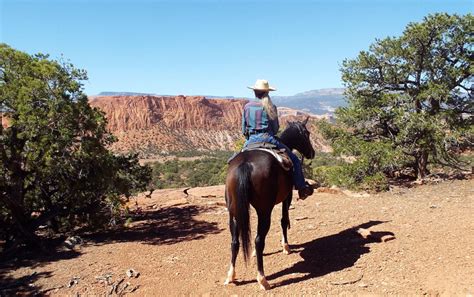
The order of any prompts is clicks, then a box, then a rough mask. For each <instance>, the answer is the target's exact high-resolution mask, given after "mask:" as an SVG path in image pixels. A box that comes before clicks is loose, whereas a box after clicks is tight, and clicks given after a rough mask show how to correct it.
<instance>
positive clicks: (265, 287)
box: [257, 274, 270, 291]
mask: <svg viewBox="0 0 474 297" xmlns="http://www.w3.org/2000/svg"><path fill="white" fill-rule="evenodd" d="M257 282H258V284H259V286H260V289H262V290H265V291H266V290H270V284H269V283H268V282H267V279H266V278H265V276H261V275H260V274H259V275H257Z"/></svg>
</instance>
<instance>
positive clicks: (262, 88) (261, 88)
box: [248, 79, 276, 92]
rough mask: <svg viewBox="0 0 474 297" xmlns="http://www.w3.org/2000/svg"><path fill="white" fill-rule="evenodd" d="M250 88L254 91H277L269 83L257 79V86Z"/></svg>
mask: <svg viewBox="0 0 474 297" xmlns="http://www.w3.org/2000/svg"><path fill="white" fill-rule="evenodd" d="M248 88H249V89H252V90H258V91H267V92H269V91H276V89H275V88H273V87H270V85H269V84H268V81H267V80H264V79H257V81H256V82H255V85H254V86H252V87H248Z"/></svg>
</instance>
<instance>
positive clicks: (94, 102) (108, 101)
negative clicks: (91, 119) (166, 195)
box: [90, 96, 319, 157]
mask: <svg viewBox="0 0 474 297" xmlns="http://www.w3.org/2000/svg"><path fill="white" fill-rule="evenodd" d="M246 102H247V100H243V99H232V100H231V99H206V98H204V97H201V96H192V97H185V96H176V97H162V96H102V97H93V98H92V99H91V101H90V104H91V106H93V107H97V108H99V109H101V110H102V111H104V112H105V113H106V116H107V118H108V125H109V128H110V130H111V131H112V132H113V133H114V134H115V135H116V136H117V137H118V140H119V141H118V142H117V143H115V144H114V145H113V146H112V149H114V150H116V151H119V152H138V153H140V154H141V156H142V157H151V156H153V155H156V154H160V153H164V152H170V151H186V150H204V151H205V150H232V149H233V146H234V142H235V141H236V140H237V139H239V138H241V137H242V136H241V132H240V125H241V115H242V109H243V106H244V105H245V103H246ZM295 115H296V114H294V115H293V116H291V118H292V119H293V118H294V117H295ZM299 116H301V115H299ZM301 117H302V116H301ZM285 118H286V116H285V117H284V118H282V123H283V124H284V123H285ZM318 142H319V141H316V143H315V142H314V140H313V143H315V144H316V145H317V146H318Z"/></svg>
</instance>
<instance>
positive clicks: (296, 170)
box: [244, 133, 306, 190]
mask: <svg viewBox="0 0 474 297" xmlns="http://www.w3.org/2000/svg"><path fill="white" fill-rule="evenodd" d="M255 142H268V143H271V144H274V145H276V146H277V147H278V148H284V149H285V150H286V152H287V153H288V156H289V157H290V159H291V161H292V162H293V184H294V185H295V188H296V189H297V190H300V189H302V188H304V187H305V185H306V183H305V180H304V176H303V168H302V167H301V161H300V159H299V158H298V157H297V156H296V155H295V154H293V152H292V151H291V150H290V149H289V148H288V147H287V146H286V145H284V144H283V143H281V142H280V141H279V140H278V139H276V138H275V137H274V136H272V135H270V134H268V133H260V134H253V135H250V137H249V139H247V141H246V142H245V144H244V147H246V146H247V145H249V144H250V143H255Z"/></svg>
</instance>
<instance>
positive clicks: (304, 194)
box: [298, 182, 314, 200]
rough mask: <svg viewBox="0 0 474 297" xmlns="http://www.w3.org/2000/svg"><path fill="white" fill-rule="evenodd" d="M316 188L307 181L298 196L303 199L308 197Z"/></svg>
mask: <svg viewBox="0 0 474 297" xmlns="http://www.w3.org/2000/svg"><path fill="white" fill-rule="evenodd" d="M313 193H314V189H313V187H312V186H310V185H309V184H308V183H307V182H306V184H305V186H304V187H303V188H302V189H299V190H298V196H299V198H300V199H301V200H304V199H306V198H307V197H308V196H311V195H313Z"/></svg>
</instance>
